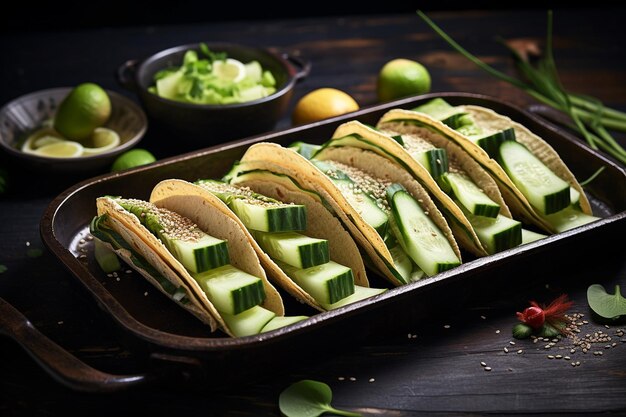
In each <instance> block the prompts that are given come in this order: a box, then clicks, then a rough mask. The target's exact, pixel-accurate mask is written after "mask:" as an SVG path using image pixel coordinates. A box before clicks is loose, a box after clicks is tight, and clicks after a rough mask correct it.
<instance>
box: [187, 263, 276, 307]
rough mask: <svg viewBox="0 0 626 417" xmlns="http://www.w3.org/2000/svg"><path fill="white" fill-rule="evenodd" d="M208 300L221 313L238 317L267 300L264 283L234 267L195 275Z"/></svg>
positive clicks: (225, 266) (220, 268)
mask: <svg viewBox="0 0 626 417" xmlns="http://www.w3.org/2000/svg"><path fill="white" fill-rule="evenodd" d="M193 277H194V279H195V280H196V281H197V282H198V284H199V285H200V287H201V288H202V290H203V291H204V293H205V294H206V296H207V298H208V299H209V301H211V303H212V304H213V305H214V306H215V308H216V309H217V310H218V311H219V312H220V313H227V314H232V315H236V314H239V313H241V312H243V311H246V310H248V309H250V308H252V307H254V306H256V305H259V304H261V303H262V302H263V300H264V299H265V291H264V289H263V282H262V281H261V279H260V278H258V277H255V276H253V275H250V274H248V273H246V272H244V271H242V270H240V269H237V268H235V267H234V266H232V265H224V266H222V267H219V268H215V269H212V270H210V271H207V272H203V273H201V274H194V275H193Z"/></svg>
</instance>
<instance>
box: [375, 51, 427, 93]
mask: <svg viewBox="0 0 626 417" xmlns="http://www.w3.org/2000/svg"><path fill="white" fill-rule="evenodd" d="M376 87H377V88H376V89H377V92H378V100H380V101H391V100H395V99H398V98H401V97H407V96H412V95H417V94H425V93H428V92H429V91H430V73H429V72H428V70H427V69H426V67H424V66H423V65H422V64H420V63H419V62H416V61H411V60H410V59H394V60H391V61H389V62H387V63H386V64H385V65H384V66H383V67H382V69H381V70H380V72H379V73H378V82H377V86H376Z"/></svg>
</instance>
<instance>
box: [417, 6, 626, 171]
mask: <svg viewBox="0 0 626 417" xmlns="http://www.w3.org/2000/svg"><path fill="white" fill-rule="evenodd" d="M417 14H418V16H419V17H421V18H422V20H424V21H425V22H426V23H427V24H428V26H430V27H431V28H432V29H433V30H434V31H435V32H436V33H437V34H438V35H439V36H441V37H442V38H443V39H444V40H445V41H446V42H447V43H448V44H449V45H450V46H451V47H452V48H454V49H455V50H456V51H457V52H459V53H460V54H461V55H463V56H464V57H465V58H467V59H469V60H470V61H471V62H473V63H474V64H476V65H477V66H478V67H480V68H481V69H483V70H485V71H487V72H488V73H489V74H491V75H493V76H494V77H496V78H498V79H500V80H502V81H505V82H507V83H509V84H512V85H513V86H515V87H518V88H520V89H522V90H523V91H525V92H526V93H528V94H529V95H530V96H532V97H533V98H535V99H536V100H538V101H540V102H542V103H545V104H547V105H548V106H550V107H552V108H554V109H557V110H560V111H562V112H564V113H565V114H567V115H568V116H569V117H570V118H571V120H572V122H573V125H571V126H570V127H571V128H573V129H574V130H576V131H578V132H579V133H580V134H581V135H582V136H583V137H584V138H585V140H586V141H587V143H588V144H589V146H590V147H591V148H593V149H596V150H597V149H602V150H603V151H604V152H606V153H607V154H609V155H611V156H612V157H614V158H615V159H617V160H618V161H620V162H621V163H622V164H625V165H626V149H624V148H623V147H622V146H621V145H620V144H619V143H617V141H616V140H615V139H614V138H613V137H612V136H611V134H610V133H609V131H608V129H612V130H617V131H621V132H626V113H624V112H621V111H618V110H615V109H612V108H609V107H606V106H604V105H603V104H602V102H601V101H600V100H598V99H596V98H593V97H588V96H583V95H579V94H572V93H569V92H567V91H566V90H565V89H564V88H563V85H562V84H561V81H560V79H559V75H558V72H557V69H556V64H555V61H554V56H553V51H552V11H548V24H547V35H546V51H545V54H544V57H543V58H542V59H539V60H538V61H537V62H536V63H535V65H534V66H533V65H531V63H530V62H529V61H528V59H527V58H526V57H525V56H523V55H522V54H520V53H519V52H518V51H516V50H515V49H514V48H512V47H510V46H508V45H506V46H507V48H508V49H509V50H510V51H511V52H512V53H513V56H514V58H515V63H516V65H517V67H518V69H519V70H520V72H521V73H522V74H523V75H524V77H525V78H526V81H523V80H519V79H517V78H513V77H511V76H509V75H507V74H505V73H503V72H501V71H498V70H497V69H495V68H493V67H491V66H489V65H488V64H486V63H485V62H483V61H481V60H480V59H479V58H478V57H476V56H475V55H472V54H471V53H470V52H468V51H467V50H466V49H465V48H463V47H462V46H461V45H459V44H458V43H457V42H456V41H455V40H454V39H452V38H451V37H450V36H449V35H448V34H447V33H445V32H444V31H443V30H442V29H441V28H440V27H439V26H437V25H436V24H435V23H434V22H433V21H432V20H430V18H428V16H426V15H425V14H424V13H423V12H422V11H421V10H418V11H417Z"/></svg>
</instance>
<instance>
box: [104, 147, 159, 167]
mask: <svg viewBox="0 0 626 417" xmlns="http://www.w3.org/2000/svg"><path fill="white" fill-rule="evenodd" d="M154 161H156V158H155V157H154V155H152V154H151V153H150V152H148V151H147V150H145V149H141V148H136V149H131V150H130V151H126V152H124V153H123V154H121V155H120V156H118V157H117V159H115V161H114V162H113V166H111V171H122V170H124V169H129V168H134V167H138V166H140V165H146V164H150V163H152V162H154Z"/></svg>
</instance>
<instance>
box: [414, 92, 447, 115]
mask: <svg viewBox="0 0 626 417" xmlns="http://www.w3.org/2000/svg"><path fill="white" fill-rule="evenodd" d="M413 111H418V112H420V113H426V114H427V115H429V116H430V117H432V118H433V119H437V120H441V119H442V118H445V117H447V116H448V115H450V114H451V113H452V112H454V111H455V109H454V107H453V106H451V105H450V104H449V103H448V102H447V101H445V100H444V99H442V98H440V97H437V98H434V99H432V100H429V101H427V102H426V103H424V104H422V105H420V106H417V107H415V108H414V109H413Z"/></svg>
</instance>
